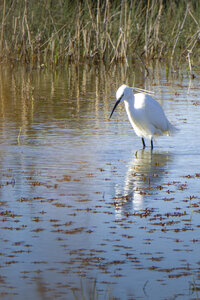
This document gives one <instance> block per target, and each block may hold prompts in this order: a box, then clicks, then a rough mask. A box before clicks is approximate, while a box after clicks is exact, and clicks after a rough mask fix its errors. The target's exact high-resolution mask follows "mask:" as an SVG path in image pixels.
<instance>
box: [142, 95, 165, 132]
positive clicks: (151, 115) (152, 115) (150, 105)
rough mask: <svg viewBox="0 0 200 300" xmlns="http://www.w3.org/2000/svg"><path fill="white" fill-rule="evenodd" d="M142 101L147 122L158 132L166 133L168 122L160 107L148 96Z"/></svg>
mask: <svg viewBox="0 0 200 300" xmlns="http://www.w3.org/2000/svg"><path fill="white" fill-rule="evenodd" d="M144 101H145V103H144V107H145V113H146V117H147V120H148V122H149V123H150V124H151V125H153V126H154V127H155V128H156V129H158V130H161V131H168V129H169V121H168V120H167V118H166V116H165V113H164V111H163V109H162V107H161V105H160V104H159V103H158V102H157V101H156V100H155V99H153V98H152V97H151V96H149V95H145V100H144Z"/></svg>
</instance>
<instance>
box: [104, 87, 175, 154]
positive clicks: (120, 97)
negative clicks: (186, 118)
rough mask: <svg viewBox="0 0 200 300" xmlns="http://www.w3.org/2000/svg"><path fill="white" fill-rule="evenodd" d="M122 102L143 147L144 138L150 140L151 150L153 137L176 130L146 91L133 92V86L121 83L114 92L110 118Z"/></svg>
mask: <svg viewBox="0 0 200 300" xmlns="http://www.w3.org/2000/svg"><path fill="white" fill-rule="evenodd" d="M122 102H124V104H125V109H126V113H127V115H128V119H129V121H130V123H131V125H132V127H133V129H134V131H135V133H136V135H137V136H139V137H141V139H142V145H143V149H145V147H146V144H145V139H146V138H147V139H150V140H151V150H153V146H154V145H153V139H154V137H157V136H161V135H171V134H173V133H175V132H176V131H177V128H176V127H175V126H174V125H172V124H171V123H170V122H169V121H168V119H167V117H166V115H165V113H164V111H163V109H162V107H161V105H160V104H159V103H158V102H157V101H156V100H155V99H154V98H153V97H151V96H150V95H148V94H146V93H141V92H139V93H134V88H132V87H129V86H127V85H125V84H123V85H121V86H120V87H119V88H118V90H117V92H116V103H115V105H114V107H113V109H112V112H111V114H110V118H111V117H112V115H113V113H114V111H115V109H116V108H117V106H118V105H119V104H120V103H122ZM110 118H109V119H110Z"/></svg>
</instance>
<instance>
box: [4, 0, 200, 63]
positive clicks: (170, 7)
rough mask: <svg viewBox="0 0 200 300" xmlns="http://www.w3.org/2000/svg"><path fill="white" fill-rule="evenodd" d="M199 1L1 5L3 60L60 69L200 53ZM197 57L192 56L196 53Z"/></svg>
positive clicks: (89, 0) (31, 0) (6, 1)
mask: <svg viewBox="0 0 200 300" xmlns="http://www.w3.org/2000/svg"><path fill="white" fill-rule="evenodd" d="M199 11H200V4H199V3H198V1H190V4H189V5H188V4H187V1H184V0H180V1H176V2H175V1H163V0H159V1H157V0H148V1H136V0H132V1H129V0H124V1H119V0H115V1H111V0H104V1H100V0H97V1H92V0H86V1H34V0H29V1H27V0H22V1H11V0H4V1H1V3H0V12H1V13H0V25H1V28H0V50H1V58H5V57H6V56H7V57H9V58H13V59H17V60H23V61H25V62H28V63H32V64H35V63H38V64H40V65H41V64H43V63H47V62H49V61H50V62H51V63H52V64H60V63H63V62H64V61H66V60H69V61H70V60H73V61H80V60H86V59H92V60H93V61H99V60H102V61H106V62H109V63H110V62H114V61H119V60H123V61H126V62H127V61H128V58H135V57H138V56H139V57H142V56H144V57H145V58H147V59H149V58H155V57H156V58H162V57H164V56H169V57H171V59H172V61H173V60H174V57H176V56H177V55H178V54H184V56H185V57H186V55H187V54H188V51H190V57H189V58H190V60H191V49H192V51H193V53H197V51H198V49H197V47H193V46H195V45H196V44H197V41H198V37H199V26H200V25H199V22H198V21H197V20H198V19H199ZM193 53H192V54H193Z"/></svg>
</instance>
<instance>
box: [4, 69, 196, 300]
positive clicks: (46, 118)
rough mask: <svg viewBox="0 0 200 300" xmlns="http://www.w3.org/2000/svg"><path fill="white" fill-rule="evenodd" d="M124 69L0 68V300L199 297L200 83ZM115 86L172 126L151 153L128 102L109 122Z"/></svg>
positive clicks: (159, 70) (158, 70)
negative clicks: (150, 94)
mask: <svg viewBox="0 0 200 300" xmlns="http://www.w3.org/2000/svg"><path fill="white" fill-rule="evenodd" d="M120 67H121V66H120ZM120 67H119V68H118V69H115V70H113V71H112V72H111V70H106V69H104V68H103V67H102V68H99V69H98V70H97V69H95V68H89V67H88V66H82V67H80V68H78V69H77V68H75V67H74V66H71V67H69V68H68V69H65V70H62V71H56V72H52V71H48V70H32V71H27V70H25V69H21V68H16V69H14V70H11V69H9V67H5V66H1V70H0V76H1V78H0V79H1V80H0V82H1V94H0V103H1V119H0V137H1V149H0V163H1V180H0V195H1V197H0V205H1V210H0V229H1V231H0V232H1V233H0V243H1V250H0V257H1V263H0V268H1V271H2V272H1V274H2V275H1V276H0V285H1V289H0V290H1V294H0V295H1V297H2V298H5V299H12V298H15V299H22V298H23V297H24V295H26V294H28V295H29V299H40V298H41V299H45V298H48V299H54V298H55V299H56V298H59V299H76V298H78V299H81V298H83V296H84V295H85V296H86V297H89V296H88V295H89V294H90V293H92V294H93V295H94V294H95V295H96V296H98V299H109V297H110V298H111V297H115V298H116V299H147V298H148V299H170V298H175V297H177V298H178V297H179V298H180V299H193V298H195V297H196V298H198V297H199V286H200V282H199V278H200V269H199V264H200V260H199V248H200V221H199V216H200V215H199V213H200V196H199V192H200V188H199V187H200V167H199V166H200V153H199V147H200V132H199V130H198V128H199V125H200V124H199V123H200V119H199V109H200V106H199V104H200V103H199V98H198V94H199V87H198V80H196V79H194V80H192V81H190V80H189V79H188V77H187V76H186V75H185V74H184V72H183V76H181V77H180V78H171V77H170V78H169V77H167V75H166V74H165V72H164V69H163V68H160V69H156V68H155V69H152V76H151V77H149V78H147V79H146V80H145V81H144V78H143V74H142V73H140V71H138V76H137V80H136V82H134V72H133V71H132V69H131V68H129V69H128V70H126V69H125V70H122V69H121V68H120ZM8 82H9V83H10V85H8V84H7V83H8ZM122 82H126V83H128V84H130V85H132V84H133V82H134V83H135V85H137V86H140V87H145V88H149V89H152V90H153V91H155V98H156V99H157V100H158V101H159V102H160V103H161V105H162V106H163V108H164V110H165V112H166V115H167V116H168V118H169V119H170V121H171V122H172V123H173V124H174V125H176V126H177V127H178V128H179V132H178V133H177V134H176V135H175V136H173V137H162V138H159V139H157V140H156V141H155V149H154V151H153V152H152V151H151V150H150V145H149V144H148V143H147V144H148V147H147V149H145V150H141V148H142V144H141V140H140V139H139V138H138V137H136V135H135V134H134V132H133V130H132V128H131V126H130V124H129V122H128V120H127V117H126V114H125V111H124V107H123V106H121V107H119V108H118V111H116V113H115V116H114V117H113V119H112V120H111V121H109V120H108V117H109V114H110V112H111V109H112V107H113V103H114V102H115V91H116V88H117V87H118V86H119V85H120V84H121V83H122ZM143 82H144V83H145V86H143Z"/></svg>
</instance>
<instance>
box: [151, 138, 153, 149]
mask: <svg viewBox="0 0 200 300" xmlns="http://www.w3.org/2000/svg"><path fill="white" fill-rule="evenodd" d="M151 150H153V139H151Z"/></svg>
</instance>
